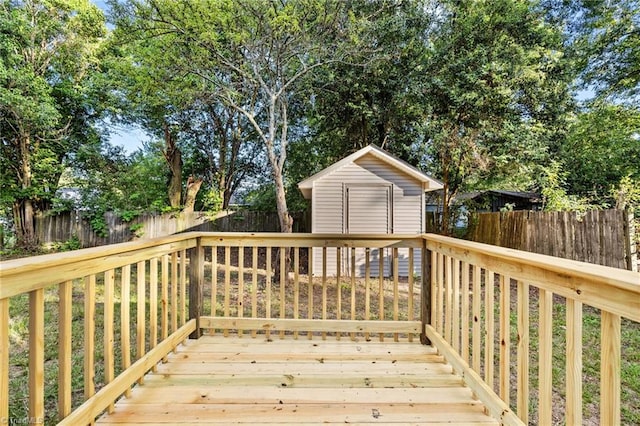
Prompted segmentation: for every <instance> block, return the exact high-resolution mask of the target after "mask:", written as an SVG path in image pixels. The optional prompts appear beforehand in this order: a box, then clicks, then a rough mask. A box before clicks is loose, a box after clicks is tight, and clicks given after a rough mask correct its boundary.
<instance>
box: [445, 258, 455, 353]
mask: <svg viewBox="0 0 640 426" xmlns="http://www.w3.org/2000/svg"><path fill="white" fill-rule="evenodd" d="M452 264H453V259H452V258H450V257H449V256H445V258H444V280H445V289H444V298H445V302H444V303H445V309H444V339H445V340H446V341H447V343H449V344H450V345H453V342H452V340H453V339H452V337H451V336H452V333H453V277H452V273H453V265H452Z"/></svg>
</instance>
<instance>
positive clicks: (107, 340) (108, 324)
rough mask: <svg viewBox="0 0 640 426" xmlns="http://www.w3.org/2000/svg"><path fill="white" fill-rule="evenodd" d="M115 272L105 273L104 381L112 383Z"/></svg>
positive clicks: (111, 410) (109, 409)
mask: <svg viewBox="0 0 640 426" xmlns="http://www.w3.org/2000/svg"><path fill="white" fill-rule="evenodd" d="M115 285H116V282H115V274H114V271H113V269H110V270H108V271H106V272H105V273H104V382H105V383H111V382H112V381H113V378H114V365H115V360H114V358H115V357H114V355H115V354H114V349H113V336H114V333H113V327H114V309H113V295H114V290H115ZM107 411H108V412H109V414H111V413H113V412H114V404H113V402H112V403H111V404H109V408H108V410H107Z"/></svg>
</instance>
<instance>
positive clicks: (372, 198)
mask: <svg viewBox="0 0 640 426" xmlns="http://www.w3.org/2000/svg"><path fill="white" fill-rule="evenodd" d="M391 191H392V187H391V186H390V185H384V186H382V185H368V186H348V187H347V188H346V198H347V200H346V201H347V202H346V203H345V205H346V206H347V211H346V220H345V224H346V228H347V229H346V230H345V231H346V233H348V234H388V233H391V232H392V229H393V227H392V224H391V221H392V217H393V216H392V210H391V206H392V198H391V194H392V192H391ZM344 251H345V252H346V251H347V250H344ZM385 251H386V250H385ZM385 251H383V253H382V257H383V259H385V261H384V263H383V267H384V275H388V274H389V270H390V269H389V262H388V260H389V256H388V255H387V253H385ZM379 258H380V251H379V250H378V249H371V251H370V257H369V260H370V276H372V277H377V276H378V275H379V265H380V264H379ZM343 259H344V261H343V265H345V267H346V268H348V269H346V270H345V271H344V273H345V274H346V275H350V274H351V254H350V253H343ZM355 265H356V276H359V277H363V276H364V275H365V250H364V249H356V262H355Z"/></svg>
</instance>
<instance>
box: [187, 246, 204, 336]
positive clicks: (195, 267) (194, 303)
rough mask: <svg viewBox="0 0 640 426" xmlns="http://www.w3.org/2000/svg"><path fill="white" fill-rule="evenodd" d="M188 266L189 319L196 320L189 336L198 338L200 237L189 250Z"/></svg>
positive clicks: (201, 270) (201, 272)
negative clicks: (193, 329)
mask: <svg viewBox="0 0 640 426" xmlns="http://www.w3.org/2000/svg"><path fill="white" fill-rule="evenodd" d="M189 266H190V267H189V319H195V320H196V329H195V331H194V332H193V333H191V334H190V335H189V338H191V339H199V338H200V336H201V332H200V316H201V315H202V287H203V285H204V249H203V247H202V243H201V239H200V238H198V239H197V243H196V246H195V247H194V248H192V249H190V251H189Z"/></svg>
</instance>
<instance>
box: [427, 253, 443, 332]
mask: <svg viewBox="0 0 640 426" xmlns="http://www.w3.org/2000/svg"><path fill="white" fill-rule="evenodd" d="M439 256H440V254H439V253H437V252H435V251H432V252H431V274H430V275H431V276H430V277H429V279H430V281H429V288H430V289H431V299H430V304H431V319H430V321H431V326H432V327H433V328H434V329H436V330H439V328H440V326H439V325H438V324H439V321H438V312H439V308H438V257H439Z"/></svg>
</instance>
